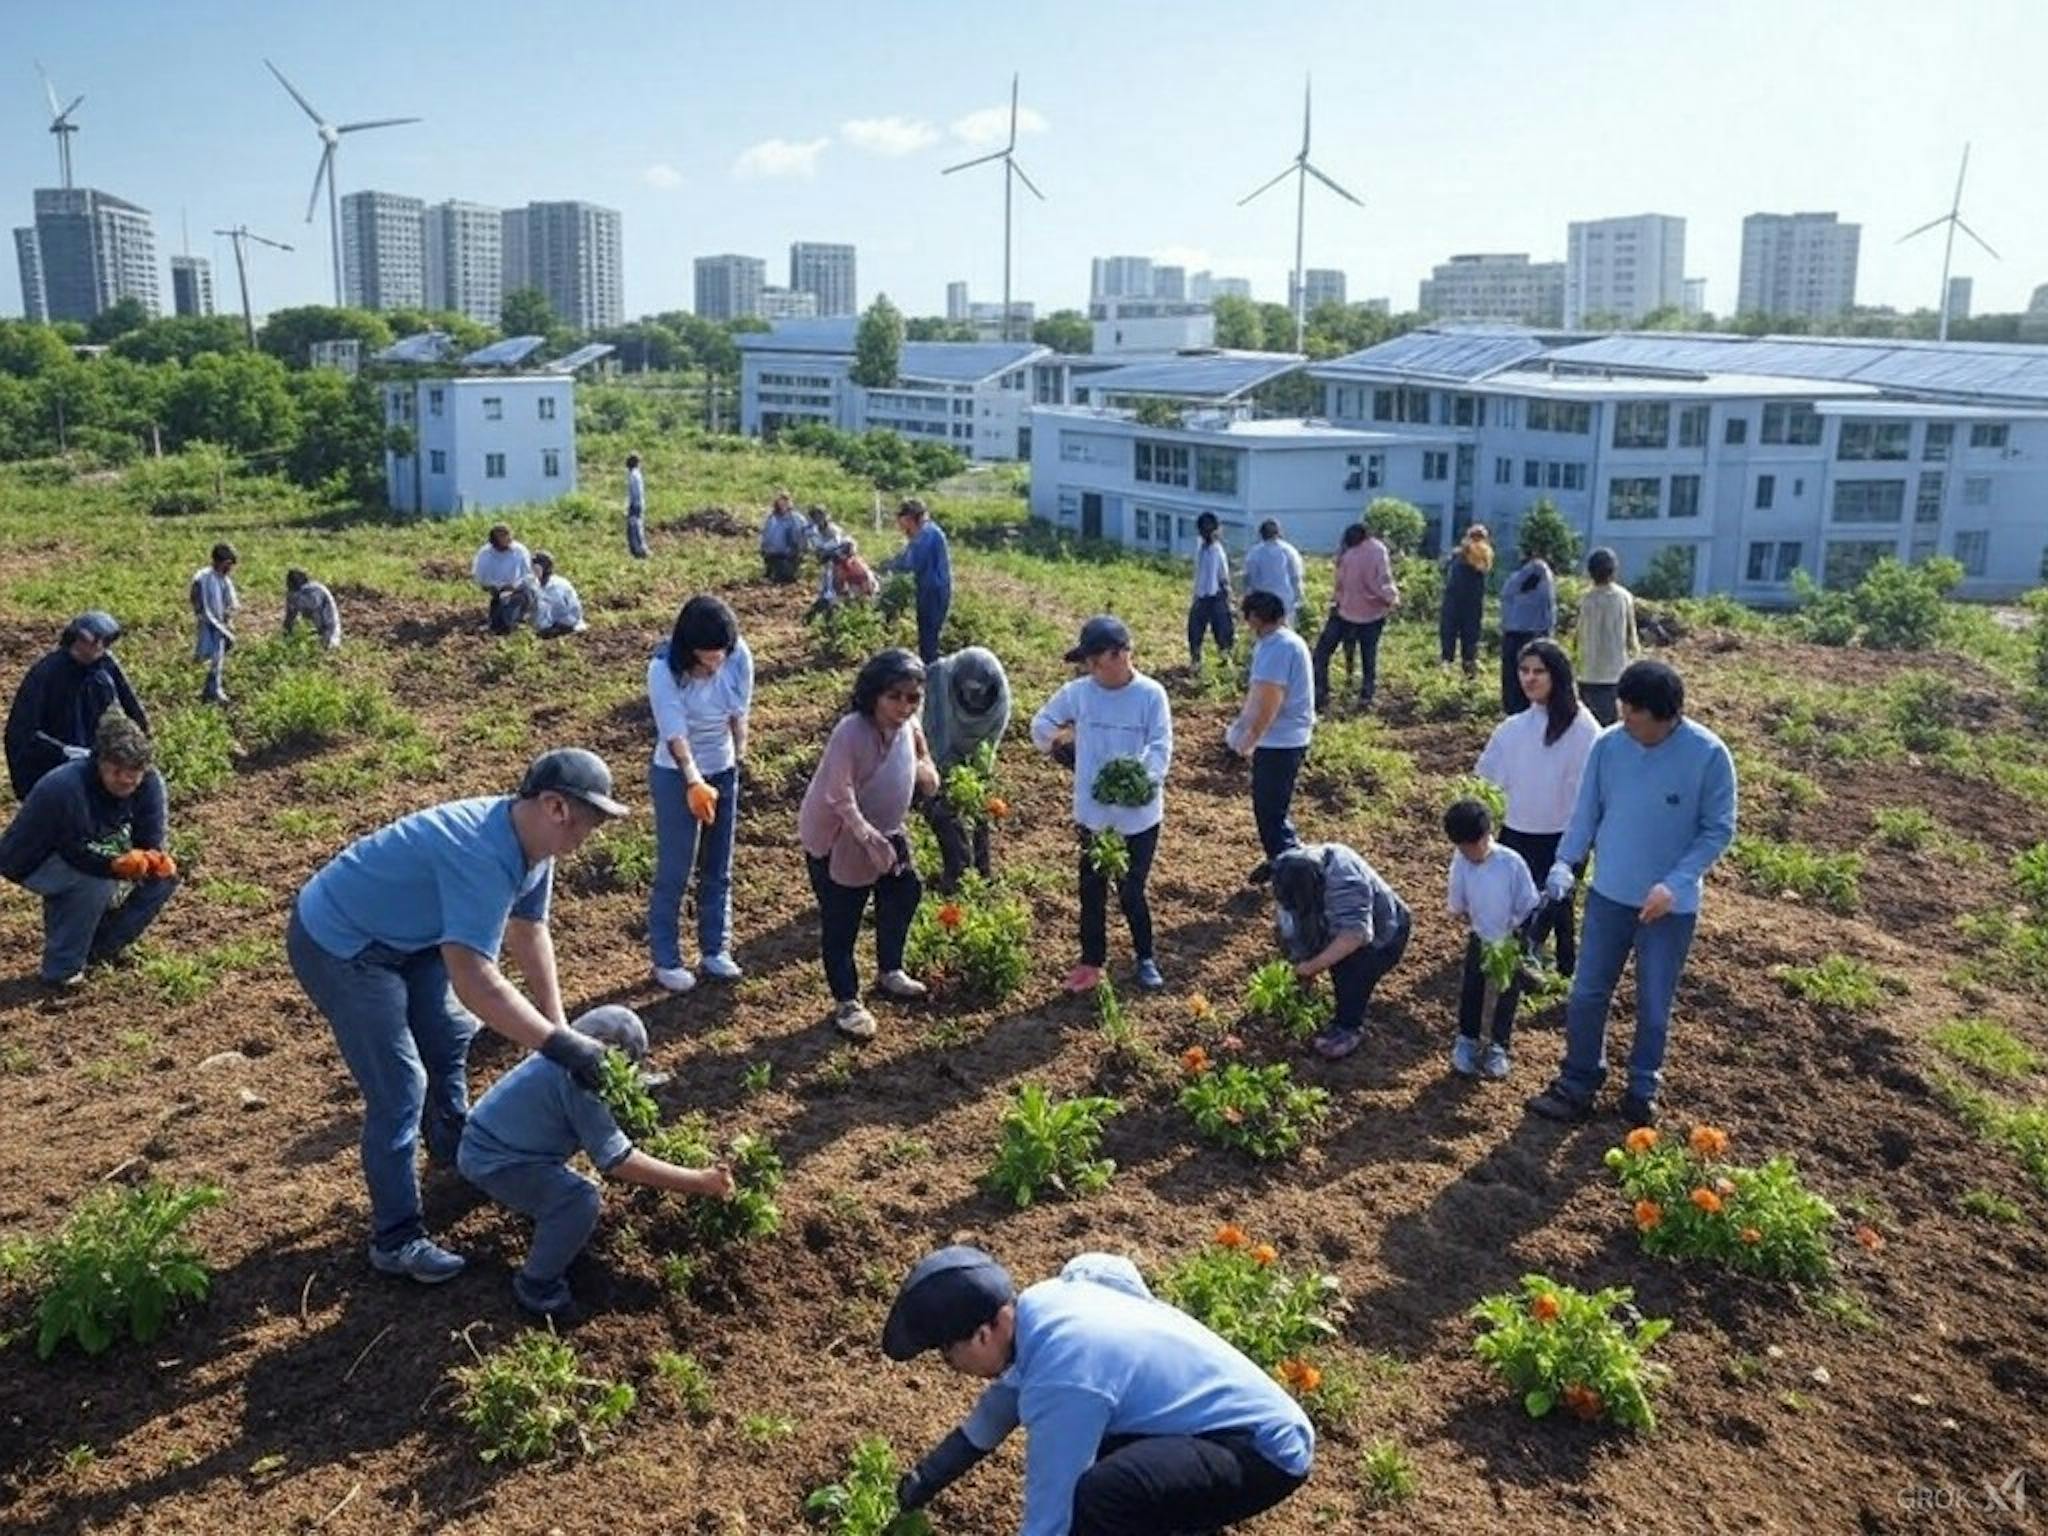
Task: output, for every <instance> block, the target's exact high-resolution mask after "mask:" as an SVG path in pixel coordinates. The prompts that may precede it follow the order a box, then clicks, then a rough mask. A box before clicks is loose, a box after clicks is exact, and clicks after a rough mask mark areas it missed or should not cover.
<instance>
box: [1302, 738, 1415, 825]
mask: <svg viewBox="0 0 2048 1536" xmlns="http://www.w3.org/2000/svg"><path fill="white" fill-rule="evenodd" d="M1303 766H1304V769H1305V772H1306V776H1307V778H1308V780H1309V782H1310V783H1311V784H1314V785H1317V786H1319V787H1321V788H1323V789H1325V790H1327V791H1329V792H1330V793H1332V794H1334V795H1335V796H1336V797H1337V799H1338V800H1340V801H1342V802H1343V803H1344V804H1346V805H1350V806H1362V805H1368V804H1370V805H1375V806H1380V807H1390V806H1394V805H1398V804H1399V803H1400V802H1401V801H1403V800H1405V799H1407V797H1408V793H1409V791H1410V790H1411V789H1412V788H1413V787H1414V783H1415V759H1414V758H1413V757H1411V756H1410V755H1409V754H1408V753H1406V752H1404V751H1403V750H1402V749H1401V748H1400V747H1398V746H1395V745H1394V744H1393V741H1392V739H1391V738H1390V736H1389V735H1388V732H1387V729H1386V727H1385V726H1383V725H1381V724H1380V722H1379V721H1377V720H1371V719H1360V718H1357V717H1352V718H1348V719H1336V720H1325V721H1323V722H1322V723H1321V724H1319V725H1318V726H1317V727H1316V733H1315V736H1314V737H1313V738H1312V739H1311V740H1310V741H1309V746H1308V758H1307V760H1306V762H1305V763H1304V765H1303Z"/></svg>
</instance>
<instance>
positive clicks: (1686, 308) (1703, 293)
mask: <svg viewBox="0 0 2048 1536" xmlns="http://www.w3.org/2000/svg"><path fill="white" fill-rule="evenodd" d="M1678 311H1679V313H1680V314H1682V315H1684V316H1685V318H1686V319H1688V320H1697V319H1698V318H1699V317H1700V316H1701V315H1704V314H1705V313H1706V312H1707V280H1706V279H1705V278H1704V277H1688V278H1687V279H1686V280H1685V297H1684V298H1683V299H1681V300H1679V302H1678Z"/></svg>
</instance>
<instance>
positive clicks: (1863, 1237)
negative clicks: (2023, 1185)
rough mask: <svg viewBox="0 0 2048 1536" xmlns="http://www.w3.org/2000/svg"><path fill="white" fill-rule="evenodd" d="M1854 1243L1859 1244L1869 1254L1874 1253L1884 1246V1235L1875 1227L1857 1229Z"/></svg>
mask: <svg viewBox="0 0 2048 1536" xmlns="http://www.w3.org/2000/svg"><path fill="white" fill-rule="evenodd" d="M1856 1241H1857V1242H1859V1243H1861V1244H1862V1245H1863V1246H1864V1247H1865V1248H1866V1249H1868V1250H1869V1251H1870V1252H1872V1253H1875V1252H1877V1250H1878V1249H1880V1248H1882V1247H1883V1246H1884V1234H1883V1233H1881V1232H1879V1231H1878V1230H1877V1228H1875V1227H1869V1226H1865V1227H1858V1228H1857V1229H1856Z"/></svg>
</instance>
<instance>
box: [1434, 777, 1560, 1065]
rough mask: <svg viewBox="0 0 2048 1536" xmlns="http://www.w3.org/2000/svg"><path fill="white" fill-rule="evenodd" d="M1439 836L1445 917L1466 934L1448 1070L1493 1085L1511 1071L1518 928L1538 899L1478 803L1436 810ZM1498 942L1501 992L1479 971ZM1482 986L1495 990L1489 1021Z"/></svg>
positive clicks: (1518, 995)
mask: <svg viewBox="0 0 2048 1536" xmlns="http://www.w3.org/2000/svg"><path fill="white" fill-rule="evenodd" d="M1444 836H1445V837H1447V838H1449V839H1450V841H1451V844H1452V846H1453V848H1454V849H1455V850H1456V851H1455V852H1453V853H1452V855H1451V880H1450V900H1449V905H1450V911H1451V915H1452V916H1453V917H1462V918H1463V919H1465V924H1466V927H1467V928H1468V929H1469V932H1468V933H1467V934H1466V938H1465V969H1464V975H1463V977H1462V978H1461V979H1460V981H1459V985H1458V1039H1457V1043H1456V1044H1455V1045H1453V1046H1452V1047H1451V1070H1452V1071H1453V1072H1455V1073H1457V1074H1458V1075H1459V1076H1460V1077H1482V1076H1483V1077H1486V1078H1490V1079H1492V1080H1493V1081H1496V1082H1498V1081H1499V1080H1500V1079H1501V1078H1504V1077H1506V1076H1507V1075H1508V1073H1509V1072H1510V1071H1511V1070H1512V1069H1513V1056H1512V1054H1511V1053H1512V1052H1513V1050H1514V1044H1515V1010H1516V1008H1517V1007H1519V1006H1520V1004H1521V1000H1522V946H1521V940H1522V937H1523V929H1524V925H1525V924H1526V923H1527V922H1528V921H1529V919H1530V918H1531V917H1533V916H1534V915H1535V913H1536V909H1537V908H1538V907H1539V906H1540V905H1541V904H1542V901H1543V898H1542V896H1541V895H1539V894H1538V893H1537V890H1536V882H1535V881H1534V880H1533V879H1531V878H1530V876H1529V866H1528V865H1527V864H1526V863H1524V862H1523V860H1522V856H1521V855H1520V854H1519V853H1517V852H1515V850H1514V849H1512V848H1510V847H1508V846H1507V845H1506V844H1504V843H1497V842H1495V841H1494V839H1493V813H1492V812H1491V811H1489V810H1488V809H1487V808H1486V805H1485V803H1484V802H1483V801H1479V800H1456V801H1453V802H1452V803H1451V807H1450V809H1449V810H1447V811H1445V812H1444ZM1503 939H1514V940H1516V947H1515V968H1514V971H1513V972H1512V973H1511V974H1510V975H1509V977H1508V981H1507V985H1505V986H1501V985H1499V982H1498V979H1497V978H1494V977H1489V976H1488V975H1487V972H1486V951H1487V946H1489V945H1493V944H1498V943H1500V942H1501V941H1502V940H1503ZM1489 985H1491V986H1493V987H1494V988H1495V996H1494V1004H1493V1017H1492V1018H1491V1019H1490V1020H1489V1019H1487V1018H1485V1017H1484V1015H1485V1013H1486V994H1487V990H1488V987H1489ZM1489 1030H1490V1034H1489Z"/></svg>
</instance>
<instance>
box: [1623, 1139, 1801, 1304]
mask: <svg viewBox="0 0 2048 1536" xmlns="http://www.w3.org/2000/svg"><path fill="white" fill-rule="evenodd" d="M1727 1149H1728V1136H1727V1133H1726V1132H1724V1131H1720V1130H1717V1129H1715V1128H1714V1127H1713V1126H1708V1125H1702V1126H1695V1127H1694V1128H1693V1132H1692V1134H1691V1136H1689V1137H1688V1138H1686V1139H1685V1140H1684V1141H1680V1140H1678V1139H1677V1138H1676V1137H1674V1136H1666V1135H1664V1134H1663V1133H1662V1132H1659V1131H1656V1130H1652V1129H1650V1128H1648V1127H1644V1128H1642V1129H1640V1130H1635V1131H1631V1132H1629V1135H1628V1140H1627V1142H1626V1143H1625V1144H1624V1145H1622V1146H1619V1147H1613V1148H1610V1149H1609V1151H1608V1153H1607V1166H1608V1167H1609V1168H1611V1169H1612V1170H1613V1171H1614V1173H1615V1176H1616V1177H1617V1178H1619V1179H1620V1180H1621V1187H1622V1190H1623V1192H1624V1193H1625V1194H1626V1195H1627V1196H1628V1198H1629V1199H1630V1200H1632V1201H1634V1202H1635V1222H1636V1230H1637V1231H1638V1232H1639V1233H1641V1234H1642V1244H1643V1251H1644V1252H1645V1253H1650V1254H1655V1255H1657V1256H1658V1257H1660V1258H1675V1259H1710V1260H1712V1261H1714V1262H1715V1263H1718V1264H1722V1265H1725V1266H1726V1267H1728V1268H1729V1269H1733V1270H1737V1271H1739V1272H1741V1273H1743V1274H1750V1275H1760V1276H1762V1277H1763V1278H1765V1279H1768V1280H1806V1281H1818V1280H1824V1279H1826V1278H1827V1276H1828V1273H1829V1271H1830V1269H1831V1268H1832V1267H1833V1260H1832V1257H1831V1255H1830V1253H1829V1249H1828V1233H1829V1230H1830V1229H1831V1228H1832V1227H1833V1226H1834V1222H1835V1209H1834V1207H1833V1206H1831V1205H1829V1204H1828V1203H1827V1201H1825V1200H1823V1199H1821V1197H1820V1196H1819V1195H1816V1194H1814V1193H1813V1192H1812V1191H1811V1190H1809V1189H1808V1188H1807V1187H1806V1186H1805V1184H1804V1183H1802V1182H1801V1180H1800V1177H1799V1170H1798V1168H1797V1167H1796V1166H1795V1165H1794V1164H1793V1162H1792V1160H1791V1159H1790V1158H1787V1157H1774V1158H1772V1159H1771V1160H1770V1161H1769V1162H1766V1163H1765V1164H1763V1165H1762V1166H1761V1167H1758V1168H1745V1167H1742V1166H1740V1165H1738V1164H1735V1163H1729V1162H1724V1161H1723V1160H1722V1159H1723V1154H1724V1153H1725V1152H1726V1151H1727Z"/></svg>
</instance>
